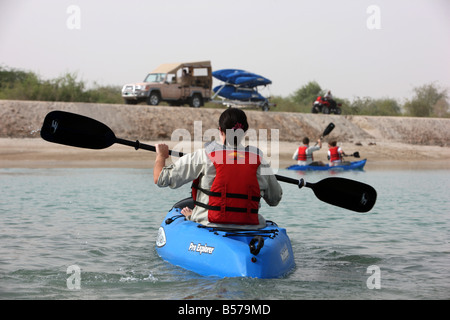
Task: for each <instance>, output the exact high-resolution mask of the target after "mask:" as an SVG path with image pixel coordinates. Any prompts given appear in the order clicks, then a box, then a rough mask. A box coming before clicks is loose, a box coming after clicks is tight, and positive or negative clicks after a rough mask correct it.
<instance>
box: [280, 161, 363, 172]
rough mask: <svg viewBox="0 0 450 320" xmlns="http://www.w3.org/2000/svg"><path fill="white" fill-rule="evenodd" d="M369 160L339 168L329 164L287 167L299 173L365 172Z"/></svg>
mask: <svg viewBox="0 0 450 320" xmlns="http://www.w3.org/2000/svg"><path fill="white" fill-rule="evenodd" d="M366 161H367V159H363V160H359V161H353V162H350V163H349V164H343V165H338V166H330V165H329V164H328V163H327V164H326V165H324V166H311V165H307V166H302V165H298V164H293V165H292V166H289V167H287V168H286V169H288V170H298V171H308V170H317V171H327V170H336V171H338V170H363V169H364V166H365V164H366Z"/></svg>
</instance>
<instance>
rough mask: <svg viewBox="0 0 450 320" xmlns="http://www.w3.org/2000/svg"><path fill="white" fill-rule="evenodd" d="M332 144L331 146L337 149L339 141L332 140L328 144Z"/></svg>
mask: <svg viewBox="0 0 450 320" xmlns="http://www.w3.org/2000/svg"><path fill="white" fill-rule="evenodd" d="M328 143H329V144H330V146H332V147H336V144H337V141H336V140H331V141H330V142H328Z"/></svg>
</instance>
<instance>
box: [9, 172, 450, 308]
mask: <svg viewBox="0 0 450 320" xmlns="http://www.w3.org/2000/svg"><path fill="white" fill-rule="evenodd" d="M279 174H282V175H285V176H291V177H296V178H299V177H300V175H299V174H298V173H296V172H291V171H286V170H281V171H280V172H279ZM329 175H330V173H308V174H305V175H302V176H301V177H305V179H306V180H307V181H309V182H317V181H319V180H321V179H324V178H326V177H328V176H329ZM337 176H341V177H346V178H350V179H354V180H358V181H362V182H365V183H368V184H370V185H372V186H373V187H374V188H375V189H376V190H377V192H378V201H377V204H376V205H375V207H374V208H373V209H372V211H370V212H369V213H355V212H352V211H348V210H345V209H340V208H337V207H333V206H330V205H328V204H326V203H323V202H321V201H320V200H318V199H317V198H316V197H315V195H314V193H313V192H312V190H311V189H301V190H299V189H298V188H297V187H295V186H293V185H289V184H284V183H283V184H282V185H283V191H284V196H283V200H282V202H281V203H280V205H279V206H278V207H276V208H270V207H268V206H267V205H265V204H264V206H263V209H262V212H263V214H264V216H265V217H266V218H267V219H270V220H274V221H275V222H277V223H278V224H279V225H280V226H283V227H285V228H286V229H287V232H288V235H289V237H290V238H291V241H292V246H293V249H294V255H295V261H296V268H295V270H294V271H293V272H292V273H290V274H289V275H287V276H286V277H285V278H282V279H268V280H267V279H266V280H262V279H247V278H228V279H217V278H208V277H202V276H198V275H196V274H195V273H192V272H189V271H185V270H183V269H180V268H178V267H174V266H171V265H170V264H168V263H166V262H164V261H162V260H161V259H160V258H159V257H158V255H157V254H156V251H155V248H154V242H155V238H156V233H157V230H158V227H159V225H160V223H161V222H162V220H163V218H164V216H165V214H166V212H167V211H168V210H169V209H170V208H171V206H172V204H174V203H175V202H176V201H178V200H180V199H182V198H185V197H187V196H189V192H190V191H189V188H188V186H186V187H183V188H180V189H177V190H171V189H160V188H158V187H156V186H154V184H153V178H152V171H151V170H143V169H0V192H1V198H0V298H1V299H449V298H450V277H449V276H448V272H449V266H450V243H449V241H450V219H449V218H450V210H449V207H450V196H449V194H448V190H449V189H450V171H373V172H348V173H339V174H337ZM74 265H76V266H78V267H79V268H80V282H79V284H80V289H76V288H75V289H73V288H72V289H71V288H69V286H68V281H67V279H68V278H69V277H71V275H74V274H72V273H69V274H68V273H67V269H68V267H69V266H74ZM370 266H376V267H377V268H378V269H379V271H380V277H379V279H380V282H379V284H380V288H379V289H376V288H374V289H369V287H368V285H367V280H368V278H369V277H370V276H371V275H372V273H370V272H369V273H368V268H369V267H370ZM69 283H70V284H75V282H72V281H69ZM371 283H375V282H371Z"/></svg>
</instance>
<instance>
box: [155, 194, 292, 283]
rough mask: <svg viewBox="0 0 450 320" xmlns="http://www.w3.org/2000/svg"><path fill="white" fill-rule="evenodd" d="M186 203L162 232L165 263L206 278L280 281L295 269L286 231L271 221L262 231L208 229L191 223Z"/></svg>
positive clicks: (189, 201)
mask: <svg viewBox="0 0 450 320" xmlns="http://www.w3.org/2000/svg"><path fill="white" fill-rule="evenodd" d="M185 206H190V207H191V208H192V198H188V199H184V200H182V201H180V202H178V203H177V204H175V205H174V207H173V208H172V209H171V210H170V211H169V212H168V213H167V215H166V217H165V219H164V221H163V222H162V223H161V226H160V228H159V231H158V236H157V239H156V251H157V253H158V255H159V256H160V257H161V258H162V259H163V260H165V261H167V262H170V263H171V264H173V265H176V266H180V267H182V268H184V269H187V270H190V271H193V272H195V273H198V274H200V275H203V276H216V277H221V278H224V277H254V278H279V277H283V276H284V275H286V274H287V273H288V272H290V271H291V270H292V269H293V268H294V266H295V262H294V254H293V251H292V246H291V242H290V240H289V237H288V236H287V234H286V229H284V228H280V227H279V226H277V224H276V223H274V222H272V221H267V224H266V227H264V228H262V229H258V230H245V229H231V228H218V227H206V226H203V225H201V224H198V223H196V222H192V221H189V220H187V219H186V218H185V217H184V216H183V215H182V214H181V209H182V208H184V207H185Z"/></svg>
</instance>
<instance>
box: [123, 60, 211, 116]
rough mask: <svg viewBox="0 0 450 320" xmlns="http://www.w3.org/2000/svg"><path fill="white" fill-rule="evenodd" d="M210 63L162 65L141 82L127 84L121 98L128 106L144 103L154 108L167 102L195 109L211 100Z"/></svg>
mask: <svg viewBox="0 0 450 320" xmlns="http://www.w3.org/2000/svg"><path fill="white" fill-rule="evenodd" d="M211 87H212V74H211V62H210V61H201V62H187V63H169V64H162V65H160V66H159V67H158V68H156V69H155V70H153V71H152V72H150V73H149V74H148V75H147V77H146V78H145V80H144V81H143V82H140V83H132V84H126V85H124V86H123V88H122V97H123V99H124V100H125V103H127V104H137V103H139V102H147V104H148V105H152V106H157V105H158V104H159V103H160V102H162V101H166V102H167V103H169V104H170V105H173V106H180V105H184V104H186V103H187V104H189V105H190V106H191V107H194V108H198V107H200V106H203V105H204V103H205V102H207V101H209V100H210V99H211Z"/></svg>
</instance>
